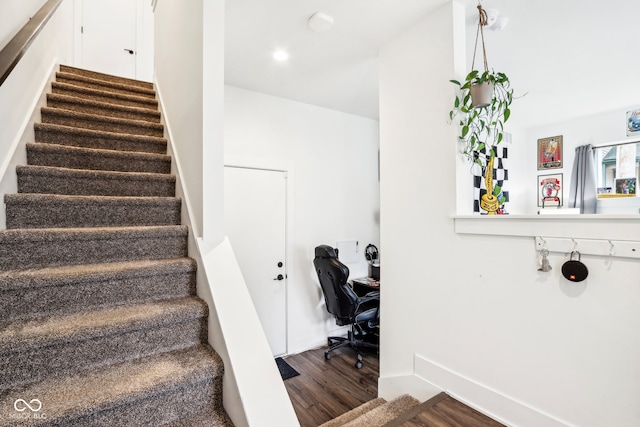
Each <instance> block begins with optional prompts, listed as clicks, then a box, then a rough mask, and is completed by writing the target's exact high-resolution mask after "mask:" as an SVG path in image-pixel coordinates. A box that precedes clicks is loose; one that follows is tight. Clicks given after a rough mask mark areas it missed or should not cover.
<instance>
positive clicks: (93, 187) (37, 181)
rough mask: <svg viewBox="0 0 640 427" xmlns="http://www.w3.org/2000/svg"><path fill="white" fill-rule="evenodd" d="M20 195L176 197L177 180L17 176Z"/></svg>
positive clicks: (168, 178)
mask: <svg viewBox="0 0 640 427" xmlns="http://www.w3.org/2000/svg"><path fill="white" fill-rule="evenodd" d="M18 192H20V193H37V194H66V195H75V196H92V195H93V196H158V197H174V196H175V180H174V179H171V177H167V179H165V180H159V179H157V180H153V181H151V180H149V181H146V180H136V181H134V180H131V179H126V178H122V179H109V178H100V177H94V178H87V177H84V176H79V177H74V176H58V175H55V176H47V175H31V174H23V173H19V174H18Z"/></svg>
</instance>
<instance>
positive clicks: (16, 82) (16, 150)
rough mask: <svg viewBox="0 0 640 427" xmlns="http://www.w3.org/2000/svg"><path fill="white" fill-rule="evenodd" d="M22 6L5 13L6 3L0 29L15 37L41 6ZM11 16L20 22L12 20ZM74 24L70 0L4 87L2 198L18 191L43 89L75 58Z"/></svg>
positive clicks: (0, 100) (0, 106)
mask: <svg viewBox="0 0 640 427" xmlns="http://www.w3.org/2000/svg"><path fill="white" fill-rule="evenodd" d="M12 3H16V2H12ZM41 3H43V2H41ZM7 6H8V5H7ZM20 6H21V7H18V6H17V3H16V5H15V8H16V9H15V11H14V9H13V7H12V8H11V11H12V12H16V13H15V15H12V14H11V13H9V12H8V15H6V16H5V15H4V5H3V9H2V10H3V14H2V18H0V20H2V21H3V22H2V26H0V29H1V30H5V29H9V28H15V31H13V30H12V31H11V32H10V34H11V37H12V36H13V35H14V33H15V32H17V31H18V30H19V29H20V28H22V26H23V25H24V22H25V20H24V19H23V18H24V16H26V15H33V14H35V12H36V11H37V10H38V9H39V7H40V6H41V5H40V4H36V3H35V2H25V4H24V5H22V3H20ZM22 6H24V7H22ZM18 12H21V13H18ZM10 16H13V18H14V19H15V20H16V21H15V22H12V21H9V17H10ZM72 23H73V2H72V0H66V1H64V2H62V4H61V5H60V6H59V7H58V9H57V10H56V12H55V15H54V16H53V17H52V18H51V19H50V20H49V22H47V24H46V25H45V26H44V27H43V29H42V31H41V32H40V34H39V35H38V37H37V38H36V39H35V40H34V41H33V42H32V44H31V45H30V46H29V48H28V49H27V51H26V53H25V54H24V56H23V57H22V58H21V59H20V61H19V62H18V64H17V65H16V67H15V68H14V69H13V71H12V72H11V74H10V75H9V76H8V77H7V79H6V80H5V82H4V83H3V84H2V86H0V123H1V124H2V125H1V126H0V197H3V195H4V194H6V193H15V192H17V178H16V173H15V166H16V165H18V164H25V163H26V149H25V144H26V143H27V142H32V141H33V138H34V130H33V123H34V122H36V121H39V119H40V110H39V107H40V106H43V105H44V97H43V96H42V95H43V91H44V90H45V89H46V87H47V85H48V84H49V82H50V80H51V78H52V73H53V72H54V69H57V64H59V63H61V62H63V63H69V62H70V61H72V60H73V33H72V28H73V25H72ZM4 25H6V27H5V26H4ZM7 34H9V33H7ZM11 37H10V38H11ZM7 41H8V40H7ZM4 227H5V212H4V209H0V229H2V228H4Z"/></svg>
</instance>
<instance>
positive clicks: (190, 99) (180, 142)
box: [154, 0, 204, 237]
mask: <svg viewBox="0 0 640 427" xmlns="http://www.w3.org/2000/svg"><path fill="white" fill-rule="evenodd" d="M202 11H203V2H202V0H197V1H190V2H172V1H159V2H158V3H157V5H156V9H155V14H154V24H155V27H154V34H155V49H154V50H155V67H154V74H155V81H156V85H157V89H158V93H159V96H160V98H161V100H162V103H163V105H164V107H165V114H166V117H165V120H166V121H167V122H168V123H169V126H170V128H171V132H172V135H171V136H172V140H173V141H174V144H175V150H176V152H175V155H176V157H178V158H179V162H180V163H181V164H182V165H185V166H188V167H185V169H184V170H182V171H181V173H182V176H181V178H182V180H183V181H184V183H185V184H184V187H185V189H186V190H185V191H186V194H185V198H186V199H187V201H188V203H189V204H190V207H191V208H190V210H191V212H192V215H193V216H194V218H195V223H194V224H193V227H194V230H192V231H193V232H194V233H195V235H196V237H201V236H202V229H203V225H202V224H203V218H202V215H203V213H202V203H203V202H202V199H203V191H204V187H203V177H202V169H203V163H202V162H203V156H202V153H203V143H202V133H203V121H204V118H203V112H202V103H203V97H204V93H203V70H202V46H203V39H202V34H203V33H202V31H203V30H202V26H203V21H202Z"/></svg>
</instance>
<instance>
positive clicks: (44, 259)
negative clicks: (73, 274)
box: [0, 235, 187, 271]
mask: <svg viewBox="0 0 640 427" xmlns="http://www.w3.org/2000/svg"><path fill="white" fill-rule="evenodd" d="M186 256H187V237H186V235H185V236H154V237H151V238H147V239H142V238H127V237H113V238H111V239H100V240H72V239H68V240H65V239H56V238H51V239H50V240H48V241H40V240H27V239H24V240H19V241H10V242H0V271H7V270H19V269H25V268H43V267H49V266H59V265H75V264H98V263H106V262H120V261H134V260H153V259H168V258H181V257H186Z"/></svg>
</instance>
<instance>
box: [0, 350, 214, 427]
mask: <svg viewBox="0 0 640 427" xmlns="http://www.w3.org/2000/svg"><path fill="white" fill-rule="evenodd" d="M223 371H224V368H223V366H222V361H221V359H220V356H218V355H217V353H215V352H214V351H213V349H211V348H210V347H209V346H205V345H201V346H195V347H191V348H188V349H185V350H179V351H173V352H170V353H164V354H160V355H155V356H150V357H145V358H142V359H137V360H134V361H128V362H123V363H119V364H117V365H112V366H108V367H101V368H99V369H94V370H91V371H88V372H83V373H81V374H75V375H70V376H66V377H60V378H54V379H46V380H44V381H42V382H40V383H36V384H33V385H30V386H27V387H21V388H18V389H17V390H11V391H9V392H7V393H3V394H1V395H0V408H11V410H13V404H14V401H15V399H16V396H18V395H20V396H33V397H36V396H37V399H39V400H40V401H41V403H42V408H43V410H42V412H44V413H46V418H45V419H42V418H40V419H27V420H26V421H24V424H21V423H20V421H22V420H16V424H11V425H57V423H60V422H62V421H66V422H68V421H69V420H75V419H78V418H80V417H83V416H90V415H93V414H95V413H97V412H99V411H106V410H109V409H117V408H120V407H123V408H124V407H125V406H126V405H131V404H135V403H136V402H138V401H141V400H143V399H146V398H150V397H153V396H157V395H161V394H166V393H168V392H170V391H172V390H177V389H179V388H181V387H185V386H188V385H191V384H194V383H198V382H203V381H207V380H211V379H214V378H219V377H220V376H221V375H222V374H223ZM30 398H31V397H29V398H25V399H27V400H29V399H30ZM0 425H3V424H0Z"/></svg>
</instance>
